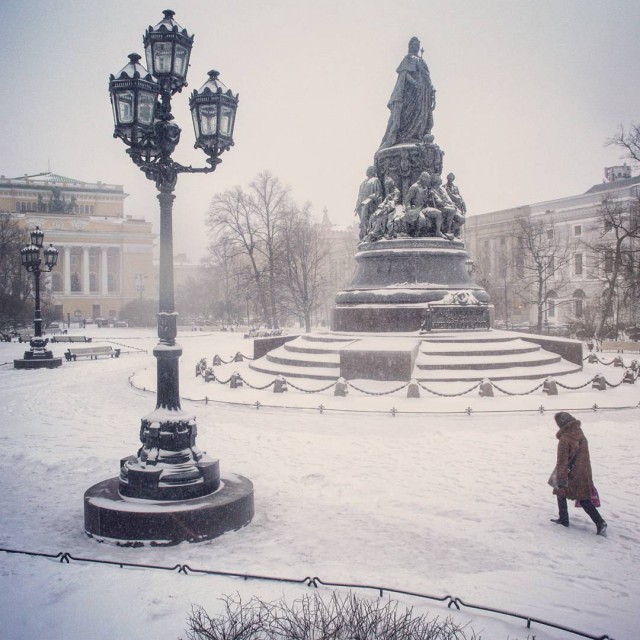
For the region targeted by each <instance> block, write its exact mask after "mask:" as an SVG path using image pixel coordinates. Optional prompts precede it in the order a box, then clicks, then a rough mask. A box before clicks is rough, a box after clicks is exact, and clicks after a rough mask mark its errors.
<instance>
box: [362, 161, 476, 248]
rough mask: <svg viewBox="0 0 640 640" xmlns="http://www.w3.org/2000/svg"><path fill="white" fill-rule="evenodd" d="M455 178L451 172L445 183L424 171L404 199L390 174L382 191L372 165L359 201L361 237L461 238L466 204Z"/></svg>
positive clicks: (368, 170) (365, 238)
mask: <svg viewBox="0 0 640 640" xmlns="http://www.w3.org/2000/svg"><path fill="white" fill-rule="evenodd" d="M454 180H455V176H454V175H453V173H450V174H449V175H448V176H447V182H446V184H444V185H443V184H442V180H441V178H440V176H439V175H437V174H433V175H430V174H429V173H428V172H427V171H423V172H422V173H421V174H420V176H419V178H418V180H417V181H416V182H415V183H414V184H412V185H411V187H410V188H409V190H408V192H407V194H406V196H405V198H404V201H402V199H401V195H400V191H399V189H397V188H396V186H395V184H394V182H393V179H392V178H391V177H389V176H387V177H386V178H385V184H384V195H383V194H382V190H381V188H380V180H379V179H378V178H377V176H376V175H375V173H373V167H369V169H367V179H366V180H365V181H364V182H363V183H362V185H361V187H360V193H359V195H358V201H357V204H356V213H357V214H358V215H359V216H360V240H361V241H363V242H375V241H377V240H380V239H382V238H388V239H393V238H424V237H432V238H445V239H447V240H454V239H456V238H460V235H461V230H462V225H463V224H464V216H465V213H466V210H467V207H466V205H465V202H464V200H463V199H462V196H461V195H460V190H459V189H458V187H457V185H456V184H454Z"/></svg>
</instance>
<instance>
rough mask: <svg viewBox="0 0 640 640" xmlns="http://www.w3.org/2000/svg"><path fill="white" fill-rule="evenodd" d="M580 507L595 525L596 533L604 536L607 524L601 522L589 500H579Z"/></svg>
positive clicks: (598, 514)
mask: <svg viewBox="0 0 640 640" xmlns="http://www.w3.org/2000/svg"><path fill="white" fill-rule="evenodd" d="M580 506H581V507H582V508H583V509H584V512H585V513H586V514H587V515H588V516H589V517H590V518H591V519H592V520H593V523H594V524H595V525H596V533H597V534H598V535H599V536H606V535H607V523H606V522H605V521H604V520H603V518H602V516H601V515H600V513H599V512H598V510H597V509H596V507H595V505H594V504H593V502H591V500H580Z"/></svg>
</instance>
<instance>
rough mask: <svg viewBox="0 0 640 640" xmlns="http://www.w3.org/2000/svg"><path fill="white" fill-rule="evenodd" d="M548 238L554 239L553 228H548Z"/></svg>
mask: <svg viewBox="0 0 640 640" xmlns="http://www.w3.org/2000/svg"><path fill="white" fill-rule="evenodd" d="M547 240H553V229H547Z"/></svg>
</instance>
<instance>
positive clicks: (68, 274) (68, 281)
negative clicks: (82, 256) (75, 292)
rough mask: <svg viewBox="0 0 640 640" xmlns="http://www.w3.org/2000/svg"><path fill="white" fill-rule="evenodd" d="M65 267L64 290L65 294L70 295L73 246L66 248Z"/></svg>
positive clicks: (63, 267) (63, 266)
mask: <svg viewBox="0 0 640 640" xmlns="http://www.w3.org/2000/svg"><path fill="white" fill-rule="evenodd" d="M62 269H63V278H64V283H63V289H62V290H63V291H64V295H65V296H68V295H69V294H70V293H71V247H65V248H64V263H63V265H62Z"/></svg>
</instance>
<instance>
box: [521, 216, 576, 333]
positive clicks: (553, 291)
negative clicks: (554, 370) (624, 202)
mask: <svg viewBox="0 0 640 640" xmlns="http://www.w3.org/2000/svg"><path fill="white" fill-rule="evenodd" d="M517 222H518V230H517V232H516V235H517V237H516V249H515V251H516V256H515V262H516V265H515V271H516V278H517V280H516V282H517V284H518V295H519V296H520V297H521V298H522V299H523V300H524V301H525V302H527V303H529V304H532V305H533V306H535V307H536V309H537V314H536V316H537V320H536V327H537V331H538V332H542V326H543V323H544V320H545V318H546V317H547V313H548V311H549V307H550V303H551V301H552V300H553V299H554V298H555V297H556V296H560V295H561V293H562V290H563V288H564V287H565V286H566V284H567V282H568V281H569V274H568V273H567V271H568V267H570V265H571V259H572V257H573V252H574V248H575V247H574V246H573V244H572V243H571V242H569V240H568V238H567V237H566V235H565V234H564V233H562V232H561V231H559V230H558V229H556V227H555V225H554V224H553V222H549V221H544V220H532V219H531V218H520V219H518V221H517Z"/></svg>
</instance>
